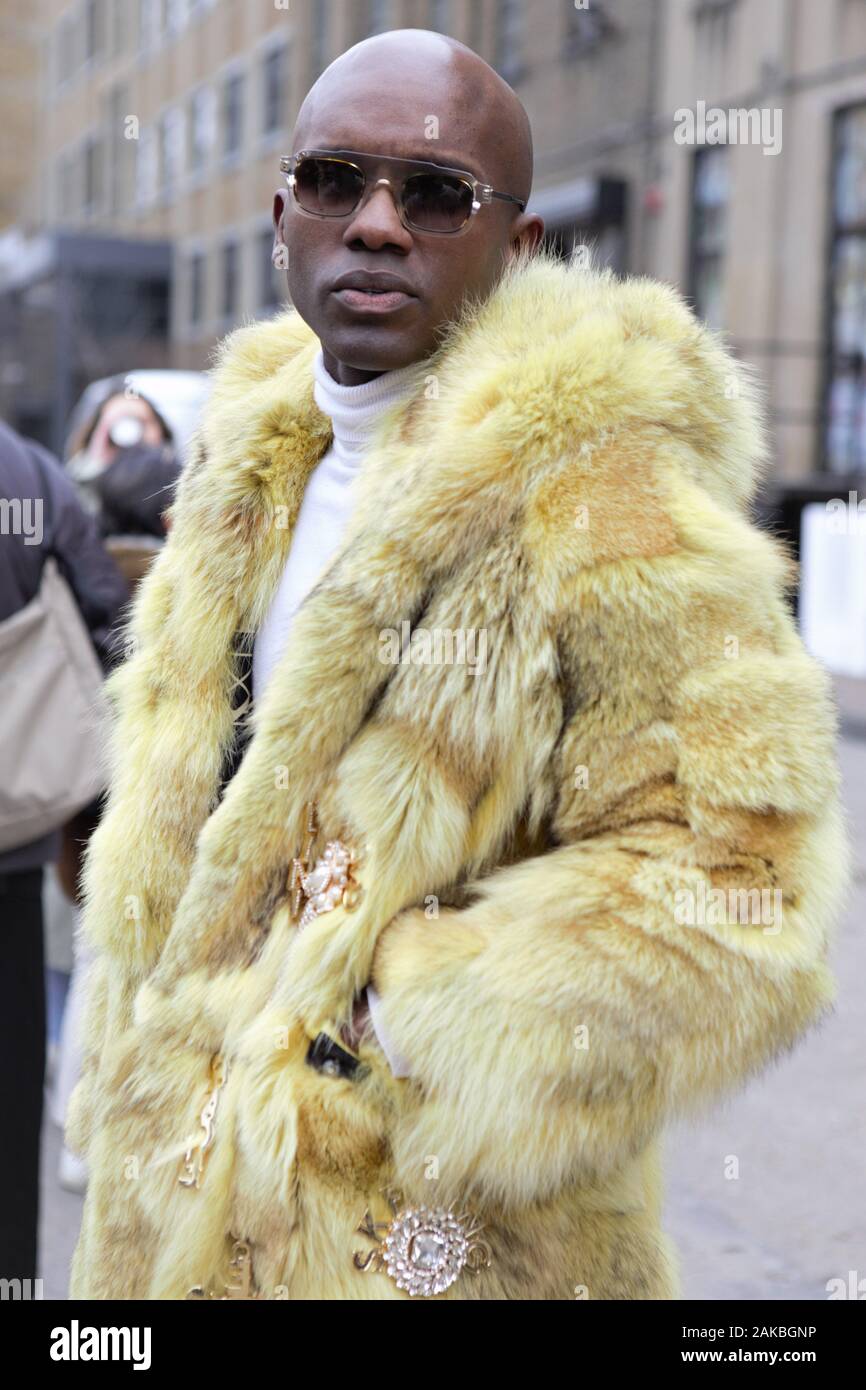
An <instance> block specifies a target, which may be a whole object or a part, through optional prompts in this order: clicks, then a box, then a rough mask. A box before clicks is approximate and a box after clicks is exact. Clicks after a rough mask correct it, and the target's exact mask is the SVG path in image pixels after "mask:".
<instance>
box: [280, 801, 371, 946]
mask: <svg viewBox="0 0 866 1390" xmlns="http://www.w3.org/2000/svg"><path fill="white" fill-rule="evenodd" d="M317 833H318V817H317V813H316V803H315V802H314V801H311V802H309V803H308V805H307V839H306V844H305V846H304V849H303V851H302V852H301V853H300V854H299V855H297V856H296V857H295V858H294V859H293V860H292V870H291V874H290V877H289V890H290V893H291V901H292V916H293V917H294V918H295V919H296V920H297V918H298V913H300V914H301V916H300V921H299V922H298V925H299V927H306V926H309V924H310V922H312V921H313V920H314V918H316V917H318V916H320V914H321V913H323V912H332V911H333V910H334V908H335V907H339V906H342V907H344V908H345V909H346V911H347V912H351V911H352V909H353V908H354V907H356V906H357V903H358V898H359V897H360V894H361V885H360V884H359V883H358V881H357V879H356V877H355V870H356V868H357V865H358V855H357V854H356V852H355V850H354V849H352V848H351V846H349V845H344V844H343V842H342V840H329V841H328V843H327V844H326V845H325V852H324V854H322V855H320V856H319V858H318V859H317V860H316V862H315V863H314V864H312V866H311V864H310V859H311V857H312V849H313V845H314V843H315V840H316V835H317ZM302 900H303V911H301V902H302Z"/></svg>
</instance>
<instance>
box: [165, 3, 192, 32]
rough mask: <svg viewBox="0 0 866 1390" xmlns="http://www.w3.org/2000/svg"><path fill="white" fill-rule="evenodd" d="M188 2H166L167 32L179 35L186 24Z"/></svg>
mask: <svg viewBox="0 0 866 1390" xmlns="http://www.w3.org/2000/svg"><path fill="white" fill-rule="evenodd" d="M186 14H187V5H186V0H165V31H166V33H167V34H179V33H180V31H181V29H182V28H183V26H184V24H185V23H186Z"/></svg>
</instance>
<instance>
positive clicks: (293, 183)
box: [280, 150, 526, 236]
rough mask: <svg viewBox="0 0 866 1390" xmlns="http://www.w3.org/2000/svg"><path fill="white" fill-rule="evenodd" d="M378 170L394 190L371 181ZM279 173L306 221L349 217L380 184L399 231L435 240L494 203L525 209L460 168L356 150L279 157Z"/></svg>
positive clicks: (380, 180) (518, 201)
mask: <svg viewBox="0 0 866 1390" xmlns="http://www.w3.org/2000/svg"><path fill="white" fill-rule="evenodd" d="M382 165H385V166H387V168H388V169H389V170H390V171H391V172H392V173H393V174H394V176H395V178H396V179H397V184H398V187H397V190H396V191H395V189H394V187H393V185H392V183H391V180H390V179H387V178H376V177H375V176H376V174H377V173H378V172H379V170H380V168H381V166H382ZM280 168H281V169H282V171H283V173H284V174H287V175H288V185H289V188H290V189H291V190H292V193H293V195H294V199H295V204H296V206H297V208H298V210H299V211H300V212H303V213H306V215H307V216H308V217H350V216H351V214H352V213H353V212H355V211H356V210H357V208H358V207H359V206H360V203H361V199H362V198H363V196H364V190H365V188H367V187H368V186H370V187H373V188H378V187H379V185H380V184H383V183H384V184H387V185H388V187H389V188H391V191H392V193H395V202H396V205H397V211H398V213H399V215H400V221H401V222H402V223H403V226H404V227H406V228H408V229H409V230H410V231H414V232H430V233H432V234H433V235H434V236H454V235H455V233H457V232H462V231H464V230H465V229H466V227H468V225H469V222H470V219H471V218H472V217H474V216H475V214H476V212H478V210H479V209H480V208H481V207H482V206H483V205H484V204H485V203H490V202H492V200H493V199H494V198H499V199H501V200H502V201H503V202H506V203H516V204H517V206H518V207H519V208H520V210H521V212H522V211H523V209H524V208H525V206H526V204H525V202H523V201H522V199H520V198H514V197H512V195H511V194H510V193H497V191H496V189H494V188H491V186H490V184H489V183H482V182H481V180H480V179H476V178H475V177H474V175H473V174H469V173H467V172H466V171H465V170H463V169H446V168H443V167H440V166H439V165H438V164H427V163H425V162H424V161H422V160H418V159H396V158H393V157H392V156H391V155H378V154H360V153H358V152H357V151H355V150H336V151H331V150H301V151H300V152H299V153H298V154H293V155H283V157H282V159H281V160H280Z"/></svg>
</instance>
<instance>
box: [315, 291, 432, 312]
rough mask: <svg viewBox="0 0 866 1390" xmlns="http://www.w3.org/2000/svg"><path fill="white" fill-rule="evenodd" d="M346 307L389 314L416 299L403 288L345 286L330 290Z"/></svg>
mask: <svg viewBox="0 0 866 1390" xmlns="http://www.w3.org/2000/svg"><path fill="white" fill-rule="evenodd" d="M332 293H333V294H334V295H336V297H337V299H339V301H340V303H341V304H343V305H345V306H346V308H347V309H354V310H360V311H361V312H362V313H365V314H390V313H393V312H394V310H395V309H402V308H404V307H405V306H406V305H407V304H413V303H414V302H415V300H416V296H415V295H414V294H407V293H406V291H405V290H366V289H365V290H361V289H353V288H349V287H347V288H346V289H341V290H334V291H332Z"/></svg>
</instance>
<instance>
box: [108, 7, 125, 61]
mask: <svg viewBox="0 0 866 1390" xmlns="http://www.w3.org/2000/svg"><path fill="white" fill-rule="evenodd" d="M127 3H128V0H111V53H112V56H113V57H115V58H116V57H117V56H118V55H119V54H121V53H125V52H126V22H127V8H126V7H127Z"/></svg>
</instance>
